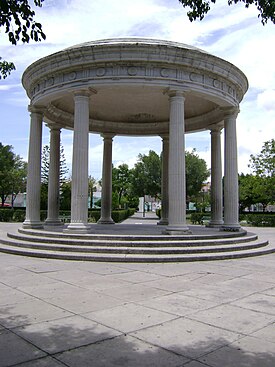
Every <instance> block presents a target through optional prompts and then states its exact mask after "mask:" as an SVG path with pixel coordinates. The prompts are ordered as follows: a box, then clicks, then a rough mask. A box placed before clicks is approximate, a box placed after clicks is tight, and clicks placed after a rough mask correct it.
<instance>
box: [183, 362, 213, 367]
mask: <svg viewBox="0 0 275 367" xmlns="http://www.w3.org/2000/svg"><path fill="white" fill-rule="evenodd" d="M184 367H209V365H206V364H204V363H201V362H197V361H192V362H188V363H186V364H184Z"/></svg>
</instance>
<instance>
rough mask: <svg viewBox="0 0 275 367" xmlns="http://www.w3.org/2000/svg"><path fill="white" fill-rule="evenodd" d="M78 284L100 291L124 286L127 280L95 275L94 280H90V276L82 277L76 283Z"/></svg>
mask: <svg viewBox="0 0 275 367" xmlns="http://www.w3.org/2000/svg"><path fill="white" fill-rule="evenodd" d="M78 285H79V286H81V287H83V288H85V289H90V290H94V291H98V292H101V291H103V292H104V290H108V289H113V290H114V289H116V288H122V287H124V286H128V285H129V282H126V281H125V280H122V279H118V278H115V277H114V276H113V275H112V276H108V275H107V276H106V275H105V276H102V275H97V278H96V280H95V281H93V280H91V278H90V276H89V277H87V278H84V279H82V281H81V282H79V283H78Z"/></svg>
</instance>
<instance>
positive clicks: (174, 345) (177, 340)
mask: <svg viewBox="0 0 275 367" xmlns="http://www.w3.org/2000/svg"><path fill="white" fill-rule="evenodd" d="M131 335H132V336H134V337H136V338H139V339H141V340H143V341H145V342H147V343H151V344H154V345H158V346H160V347H163V348H165V349H167V350H169V351H173V352H175V353H178V354H180V355H183V356H185V357H187V358H189V357H190V358H192V359H197V358H198V357H200V356H202V355H204V354H206V353H209V352H211V351H214V350H216V349H219V348H221V347H222V346H225V345H227V344H229V343H231V342H233V341H235V340H237V339H239V338H240V335H239V334H238V333H233V332H230V331H227V330H223V329H220V328H217V327H214V326H211V325H206V324H204V323H201V322H198V321H193V320H189V319H186V318H180V319H176V320H172V321H170V322H167V323H164V324H162V325H158V326H153V327H150V328H147V329H144V330H139V331H136V332H134V333H131Z"/></svg>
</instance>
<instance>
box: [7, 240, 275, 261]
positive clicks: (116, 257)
mask: <svg viewBox="0 0 275 367" xmlns="http://www.w3.org/2000/svg"><path fill="white" fill-rule="evenodd" d="M0 251H1V252H4V253H9V254H14V255H23V256H30V257H39V258H47V259H61V260H75V261H105V262H188V261H209V260H225V259H233V258H244V257H252V256H259V255H266V254H270V253H275V246H271V245H267V246H265V247H261V248H255V249H249V250H241V251H227V252H219V253H207V254H205V253H204V254H190V253H189V254H169V255H167V254H102V253H101V254H95V253H93V254H87V253H76V252H75V253H72V252H60V251H49V250H48V251H47V250H39V249H35V251H34V249H29V248H19V247H14V246H10V245H4V244H3V245H1V248H0Z"/></svg>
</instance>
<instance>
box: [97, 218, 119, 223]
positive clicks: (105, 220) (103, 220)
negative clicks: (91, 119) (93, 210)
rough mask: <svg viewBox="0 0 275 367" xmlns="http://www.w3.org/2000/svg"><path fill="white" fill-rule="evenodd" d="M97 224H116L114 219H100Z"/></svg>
mask: <svg viewBox="0 0 275 367" xmlns="http://www.w3.org/2000/svg"><path fill="white" fill-rule="evenodd" d="M97 224H115V222H114V220H113V219H112V218H100V219H99V220H98V221H97Z"/></svg>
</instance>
